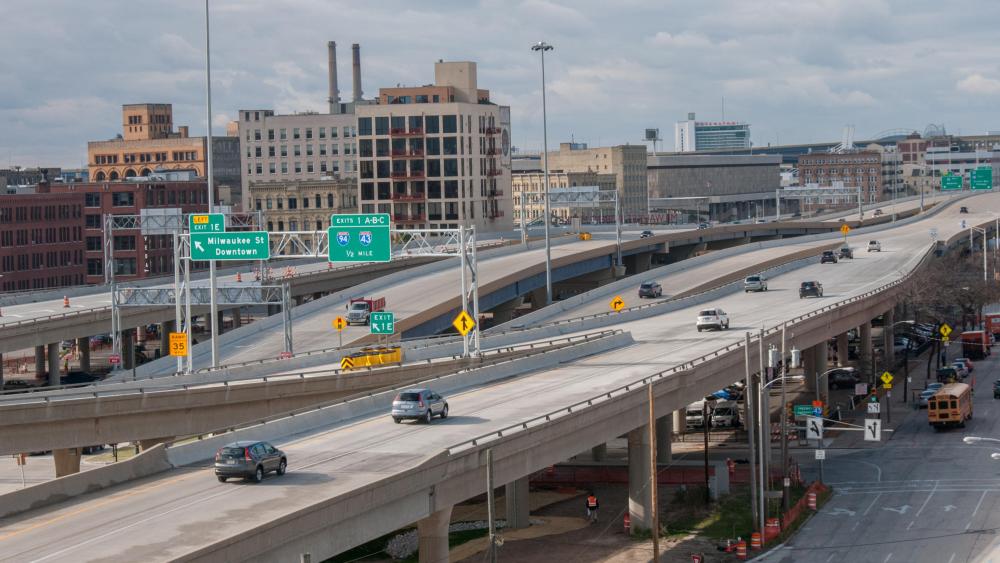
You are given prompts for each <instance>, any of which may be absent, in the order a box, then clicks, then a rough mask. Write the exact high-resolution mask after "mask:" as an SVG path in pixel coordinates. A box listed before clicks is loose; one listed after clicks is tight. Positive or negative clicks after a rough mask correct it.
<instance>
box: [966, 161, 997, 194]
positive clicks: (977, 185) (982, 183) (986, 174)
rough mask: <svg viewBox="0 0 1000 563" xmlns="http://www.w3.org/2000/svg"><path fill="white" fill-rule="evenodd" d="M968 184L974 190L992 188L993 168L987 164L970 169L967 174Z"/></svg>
mask: <svg viewBox="0 0 1000 563" xmlns="http://www.w3.org/2000/svg"><path fill="white" fill-rule="evenodd" d="M969 180H970V182H969V185H971V186H972V189H974V190H992V189H993V169H992V168H990V167H989V166H980V167H979V168H975V169H973V170H972V172H971V174H970V175H969Z"/></svg>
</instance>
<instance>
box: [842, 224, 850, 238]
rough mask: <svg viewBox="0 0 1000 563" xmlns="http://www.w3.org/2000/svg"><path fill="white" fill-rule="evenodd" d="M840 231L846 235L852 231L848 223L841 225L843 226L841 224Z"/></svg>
mask: <svg viewBox="0 0 1000 563" xmlns="http://www.w3.org/2000/svg"><path fill="white" fill-rule="evenodd" d="M840 232H841V233H842V234H843V235H844V236H847V233H849V232H851V227H849V226H848V225H847V224H846V223H845V224H843V225H841V226H840Z"/></svg>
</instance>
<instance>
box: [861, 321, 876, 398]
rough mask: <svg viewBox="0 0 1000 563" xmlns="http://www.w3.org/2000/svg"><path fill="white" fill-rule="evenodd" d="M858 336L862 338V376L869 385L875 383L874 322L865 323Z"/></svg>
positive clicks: (862, 324)
mask: <svg viewBox="0 0 1000 563" xmlns="http://www.w3.org/2000/svg"><path fill="white" fill-rule="evenodd" d="M858 335H859V337H860V338H861V350H860V352H861V354H860V358H858V360H859V362H858V367H859V368H861V376H862V379H863V380H866V381H867V382H868V383H871V382H872V381H874V379H873V378H872V322H871V321H865V322H863V323H861V326H860V327H859V328H858Z"/></svg>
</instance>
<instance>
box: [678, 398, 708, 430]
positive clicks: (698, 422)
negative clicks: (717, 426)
mask: <svg viewBox="0 0 1000 563" xmlns="http://www.w3.org/2000/svg"><path fill="white" fill-rule="evenodd" d="M684 425H685V426H687V427H688V428H701V427H702V426H704V425H705V401H695V402H693V403H691V404H690V405H688V406H687V408H686V409H684ZM709 425H711V421H709Z"/></svg>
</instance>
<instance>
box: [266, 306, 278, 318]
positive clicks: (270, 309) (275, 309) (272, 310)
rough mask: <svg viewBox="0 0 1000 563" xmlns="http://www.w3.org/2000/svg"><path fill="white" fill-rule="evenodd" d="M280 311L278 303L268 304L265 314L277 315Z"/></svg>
mask: <svg viewBox="0 0 1000 563" xmlns="http://www.w3.org/2000/svg"><path fill="white" fill-rule="evenodd" d="M280 312H281V306H280V305H268V306H267V316H269V317H270V316H271V315H277V314H278V313H280Z"/></svg>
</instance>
